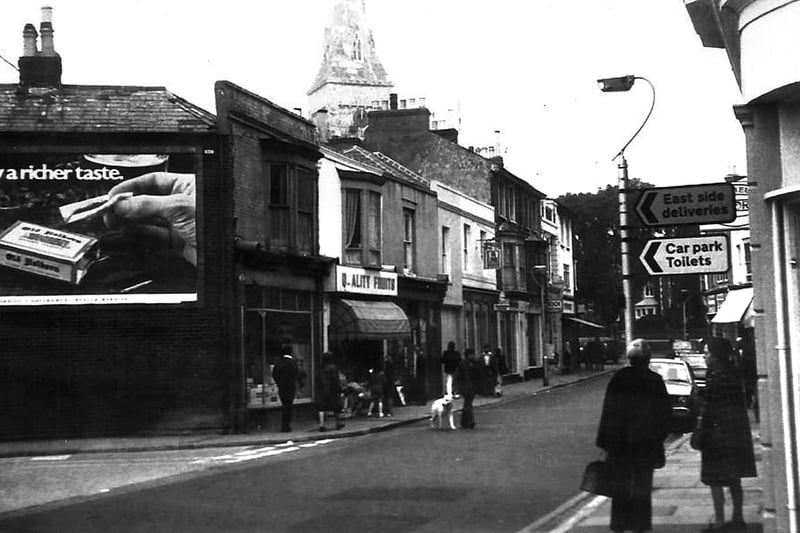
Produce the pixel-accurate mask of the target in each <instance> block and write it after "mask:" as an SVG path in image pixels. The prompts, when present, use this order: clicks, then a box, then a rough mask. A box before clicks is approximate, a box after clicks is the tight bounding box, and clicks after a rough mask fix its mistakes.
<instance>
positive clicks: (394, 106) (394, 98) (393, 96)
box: [389, 93, 397, 111]
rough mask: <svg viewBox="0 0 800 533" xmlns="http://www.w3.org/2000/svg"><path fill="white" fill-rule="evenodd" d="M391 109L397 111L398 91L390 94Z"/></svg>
mask: <svg viewBox="0 0 800 533" xmlns="http://www.w3.org/2000/svg"><path fill="white" fill-rule="evenodd" d="M389 109H391V110H392V111H397V93H391V94H390V95H389Z"/></svg>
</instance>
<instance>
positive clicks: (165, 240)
mask: <svg viewBox="0 0 800 533" xmlns="http://www.w3.org/2000/svg"><path fill="white" fill-rule="evenodd" d="M123 193H132V194H133V196H130V197H121V198H120V199H118V200H117V201H116V202H115V203H114V205H113V206H112V207H111V208H110V209H109V210H108V211H107V212H106V213H105V214H104V215H103V220H104V221H105V223H106V225H107V226H108V227H111V228H118V227H121V226H125V227H135V229H136V230H137V231H139V232H141V233H144V234H146V235H148V236H150V237H151V238H153V239H155V240H156V241H158V242H161V243H162V244H165V245H166V246H167V247H168V248H169V249H170V250H172V251H175V252H178V253H180V254H181V255H182V256H183V258H184V259H186V260H187V261H189V262H190V263H192V264H193V265H196V264H197V225H196V215H195V213H196V206H195V176H194V174H178V173H175V172H150V173H147V174H143V175H141V176H138V177H136V178H133V179H130V180H127V181H123V182H122V183H119V184H118V185H116V186H114V187H113V188H112V189H111V190H110V191H109V192H108V195H109V197H112V196H114V195H117V194H123Z"/></svg>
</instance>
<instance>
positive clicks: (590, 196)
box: [558, 178, 652, 326]
mask: <svg viewBox="0 0 800 533" xmlns="http://www.w3.org/2000/svg"><path fill="white" fill-rule="evenodd" d="M628 186H629V189H631V191H632V192H629V193H628V201H627V205H628V225H629V226H631V229H630V236H631V237H632V238H633V242H632V246H631V260H630V265H631V273H632V274H633V283H632V285H633V287H634V291H635V293H636V291H638V290H639V289H640V288H641V287H642V286H644V284H645V282H646V281H647V275H646V273H645V272H644V269H642V268H641V267H639V266H638V262H639V261H638V259H637V258H638V255H639V253H640V252H641V249H642V246H643V245H644V242H645V241H646V240H647V238H649V236H650V234H651V233H652V232H651V231H649V230H647V229H646V228H644V227H642V225H641V224H640V223H639V221H638V219H637V217H636V215H635V214H634V212H633V207H634V205H635V202H636V199H637V198H638V193H636V192H633V190H635V189H645V188H650V187H652V185H650V184H648V183H645V182H643V181H641V180H639V179H637V178H633V179H630V180H629V181H628ZM558 202H559V204H560V205H562V206H563V207H565V208H566V209H567V210H568V211H569V215H570V217H571V218H572V224H573V226H572V228H573V233H574V235H575V241H576V242H575V248H574V249H573V255H574V258H575V262H576V273H575V274H576V285H577V291H576V295H575V296H576V301H577V302H578V303H584V304H586V305H587V307H588V308H589V309H591V310H592V311H593V312H592V317H593V318H594V319H595V320H598V321H600V322H602V323H603V324H605V325H607V326H608V325H611V324H613V323H614V322H615V321H617V319H618V318H619V317H621V316H622V314H623V312H624V311H623V310H624V306H625V297H624V294H623V291H622V265H621V259H620V231H619V230H620V227H619V226H620V225H619V188H618V187H617V186H616V185H607V186H606V187H605V189H598V191H597V192H596V193H577V194H574V193H569V194H566V195H562V196H560V197H559V198H558Z"/></svg>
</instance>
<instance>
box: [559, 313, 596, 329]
mask: <svg viewBox="0 0 800 533" xmlns="http://www.w3.org/2000/svg"><path fill="white" fill-rule="evenodd" d="M561 318H563V319H564V320H569V321H570V322H575V323H576V324H580V325H581V326H587V327H590V328H595V329H606V328H605V326H601V325H600V324H595V323H594V322H589V321H588V320H584V319H582V318H575V317H574V316H562V317H561Z"/></svg>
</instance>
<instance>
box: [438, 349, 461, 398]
mask: <svg viewBox="0 0 800 533" xmlns="http://www.w3.org/2000/svg"><path fill="white" fill-rule="evenodd" d="M460 362H461V352H459V351H458V350H456V343H455V342H453V341H450V342H448V343H447V349H446V350H445V351H444V353H442V370H443V371H444V378H445V384H444V390H445V393H446V394H450V395H452V394H453V373H454V372H455V371H456V368H458V364H459V363H460Z"/></svg>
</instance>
